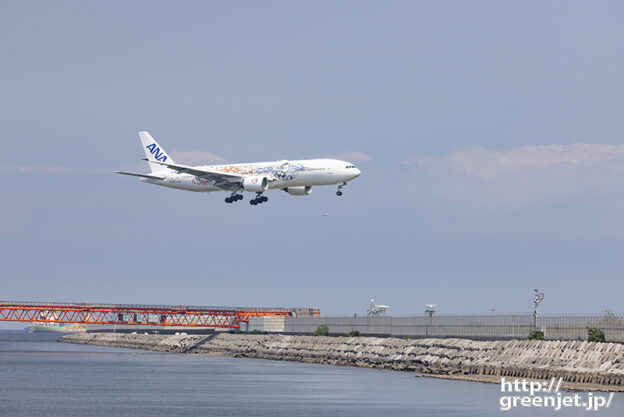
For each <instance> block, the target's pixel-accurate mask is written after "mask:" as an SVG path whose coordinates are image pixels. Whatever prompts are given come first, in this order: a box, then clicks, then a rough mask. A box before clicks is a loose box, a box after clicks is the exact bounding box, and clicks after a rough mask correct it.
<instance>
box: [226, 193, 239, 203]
mask: <svg viewBox="0 0 624 417" xmlns="http://www.w3.org/2000/svg"><path fill="white" fill-rule="evenodd" d="M242 199H243V195H242V194H232V195H231V196H229V197H227V198H226V199H225V202H226V203H228V204H231V203H234V202H236V201H238V200H242Z"/></svg>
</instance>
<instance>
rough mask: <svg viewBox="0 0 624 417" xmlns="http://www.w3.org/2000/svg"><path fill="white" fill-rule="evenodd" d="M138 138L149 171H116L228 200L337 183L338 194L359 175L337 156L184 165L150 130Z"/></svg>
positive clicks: (301, 191)
mask: <svg viewBox="0 0 624 417" xmlns="http://www.w3.org/2000/svg"><path fill="white" fill-rule="evenodd" d="M139 138H140V139H141V144H142V146H143V150H144V151H145V156H146V158H142V159H143V160H144V161H147V162H148V164H149V167H150V169H151V173H149V174H138V173H133V172H124V171H115V172H116V173H117V174H123V175H131V176H134V177H139V178H141V181H143V182H147V183H150V184H156V185H161V186H163V187H169V188H177V189H180V190H187V191H196V192H204V193H208V192H213V191H225V192H228V193H230V195H229V196H228V197H226V198H225V202H226V203H228V204H231V203H234V202H236V201H239V200H242V199H243V192H244V191H247V192H252V193H256V196H255V197H254V198H253V199H252V200H250V201H249V203H250V204H251V205H252V206H255V205H258V204H262V203H266V202H267V201H269V198H268V197H267V196H265V195H263V194H264V192H265V191H268V190H284V191H286V192H287V193H288V194H290V195H294V196H302V195H309V194H310V193H311V192H312V187H314V186H320V185H337V186H338V190H337V191H336V195H337V196H341V195H342V187H344V186H345V185H347V182H348V181H351V180H354V179H355V178H357V177H358V176H359V175H360V170H359V169H358V168H356V167H355V165H353V164H352V163H350V162H346V161H340V160H337V159H305V160H298V161H286V160H283V161H274V162H254V163H246V164H228V165H203V166H187V165H181V164H176V163H175V162H174V161H173V159H171V157H170V156H169V155H168V154H167V152H165V150H164V149H163V147H162V146H160V145H159V144H158V143H157V142H156V141H155V140H154V138H152V136H151V135H150V134H149V132H146V131H142V132H139Z"/></svg>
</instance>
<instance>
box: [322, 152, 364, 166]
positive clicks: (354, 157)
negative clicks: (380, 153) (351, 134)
mask: <svg viewBox="0 0 624 417" xmlns="http://www.w3.org/2000/svg"><path fill="white" fill-rule="evenodd" d="M327 158H333V159H340V160H343V161H348V162H353V163H354V164H360V163H362V162H368V161H370V160H371V157H370V156H368V155H366V154H365V153H363V152H357V151H349V152H343V153H341V154H339V155H329V156H327Z"/></svg>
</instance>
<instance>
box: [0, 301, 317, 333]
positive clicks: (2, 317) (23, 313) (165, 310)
mask: <svg viewBox="0 0 624 417" xmlns="http://www.w3.org/2000/svg"><path fill="white" fill-rule="evenodd" d="M319 316H320V310H319V309H317V308H307V307H305V308H285V307H212V306H184V305H146V304H94V303H58V302H50V303H46V302H30V301H0V321H21V322H41V323H82V324H114V325H128V326H141V325H144V326H184V327H214V328H238V327H240V323H242V322H249V318H250V317H319Z"/></svg>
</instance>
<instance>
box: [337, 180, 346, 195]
mask: <svg viewBox="0 0 624 417" xmlns="http://www.w3.org/2000/svg"><path fill="white" fill-rule="evenodd" d="M345 185H347V183H346V182H343V183H342V184H340V185H338V191H336V195H337V196H338V197H340V196H341V195H342V191H340V190H341V189H342V187H344V186H345Z"/></svg>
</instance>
